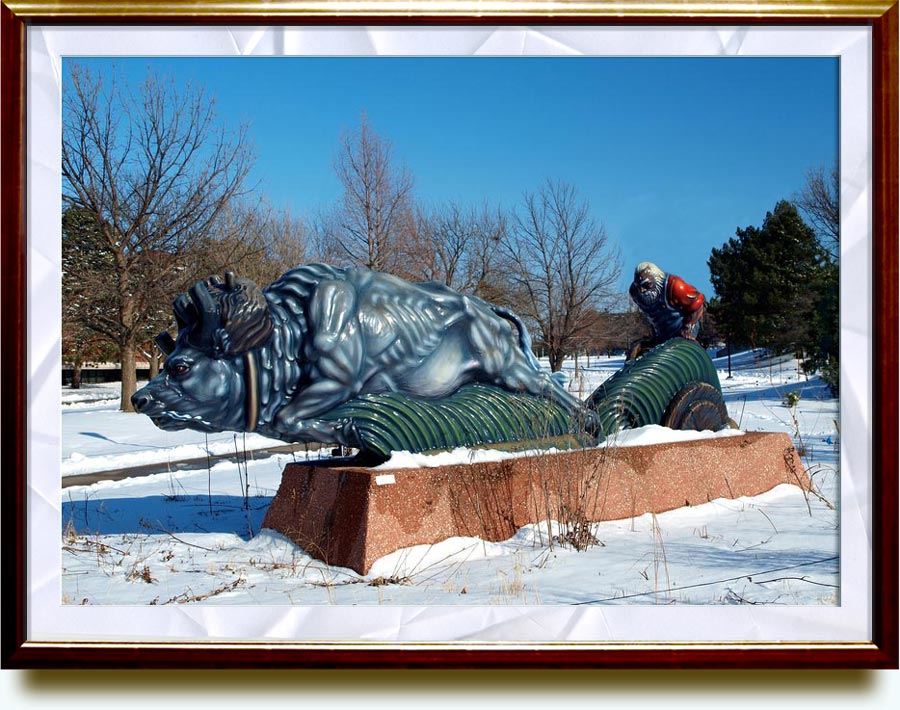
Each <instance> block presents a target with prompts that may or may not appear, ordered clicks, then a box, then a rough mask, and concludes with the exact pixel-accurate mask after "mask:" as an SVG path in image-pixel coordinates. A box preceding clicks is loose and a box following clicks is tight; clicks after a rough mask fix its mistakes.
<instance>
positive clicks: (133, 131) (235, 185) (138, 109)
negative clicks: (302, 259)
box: [62, 64, 253, 411]
mask: <svg viewBox="0 0 900 710" xmlns="http://www.w3.org/2000/svg"><path fill="white" fill-rule="evenodd" d="M214 106H215V102H214V101H213V100H212V99H211V98H210V97H208V96H207V95H206V94H205V92H204V91H203V90H202V89H201V88H198V87H193V86H190V85H188V86H186V87H184V89H183V90H178V89H177V88H176V87H175V86H174V85H173V84H172V83H171V82H167V81H165V80H163V79H160V78H159V77H157V76H156V75H155V74H153V73H148V75H147V78H146V80H145V81H144V82H143V83H141V85H140V86H139V87H137V89H136V90H134V91H132V90H130V89H129V88H128V87H127V86H124V85H123V83H122V81H120V80H117V79H112V80H110V81H107V82H104V81H103V80H101V79H100V78H99V77H98V76H96V75H94V74H93V73H91V72H90V71H89V70H87V69H86V68H84V67H82V66H80V65H77V64H76V65H73V67H72V73H71V82H70V84H69V85H68V87H67V91H66V93H65V95H64V97H63V145H62V173H63V200H64V203H65V204H66V205H67V206H71V207H77V208H79V209H82V210H86V211H87V212H89V213H90V214H91V215H93V218H94V221H95V226H96V229H97V230H98V232H99V233H100V235H101V237H102V241H103V244H104V247H105V248H106V249H107V250H108V251H109V252H110V254H111V257H112V259H111V262H112V263H111V267H110V270H109V273H102V274H92V273H90V271H89V270H87V269H85V270H83V273H79V274H75V275H74V276H75V277H77V278H81V279H92V280H93V281H94V282H95V283H96V285H97V288H103V289H105V290H106V291H107V292H108V293H110V295H111V297H112V298H113V299H114V300H115V302H116V306H117V308H116V311H115V313H114V315H113V317H111V318H108V319H103V322H100V323H97V324H96V325H97V328H96V329H97V330H102V331H104V332H106V333H107V334H108V335H109V336H110V337H112V338H114V339H115V341H116V342H117V343H118V347H119V353H120V357H121V362H122V399H121V407H122V409H123V410H125V411H131V401H130V400H131V395H132V394H133V392H134V391H135V388H136V378H135V370H134V364H135V351H136V347H137V346H138V344H139V343H140V342H141V340H142V336H143V331H144V329H145V326H146V322H147V320H148V318H149V316H150V314H151V313H152V312H153V311H154V310H156V309H158V307H159V304H158V302H157V301H158V299H159V297H160V294H162V293H164V292H166V291H167V288H166V287H167V284H168V282H169V281H170V279H171V278H172V275H173V274H174V273H175V272H176V270H177V268H178V266H179V264H182V263H183V259H182V258H181V256H182V255H183V254H185V253H187V251H188V250H189V249H190V248H191V247H192V246H194V245H195V244H196V243H197V242H198V240H200V238H201V237H202V236H203V235H205V234H206V233H207V232H208V230H209V229H210V228H211V226H212V225H213V224H214V223H215V221H216V220H217V219H218V217H219V216H220V214H221V213H222V210H223V209H224V207H225V206H226V205H227V204H228V203H229V202H230V201H231V200H232V199H234V198H235V197H237V196H239V195H241V194H242V192H243V190H244V185H245V182H246V178H247V174H248V172H249V170H250V166H251V164H252V160H253V156H252V150H251V148H250V146H249V144H248V141H247V134H246V127H244V126H241V127H240V128H239V129H238V130H237V131H236V132H234V133H230V132H229V131H227V130H226V129H225V128H224V127H222V126H219V125H218V124H217V119H216V114H215V110H214Z"/></svg>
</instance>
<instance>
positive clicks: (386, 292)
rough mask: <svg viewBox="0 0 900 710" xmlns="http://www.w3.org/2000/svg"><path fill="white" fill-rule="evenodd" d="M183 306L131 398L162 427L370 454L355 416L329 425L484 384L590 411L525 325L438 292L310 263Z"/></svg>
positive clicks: (202, 287) (237, 281)
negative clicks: (156, 361) (157, 369)
mask: <svg viewBox="0 0 900 710" xmlns="http://www.w3.org/2000/svg"><path fill="white" fill-rule="evenodd" d="M173 309H174V312H175V317H176V320H177V323H178V336H177V339H176V340H173V339H172V338H171V336H169V335H168V334H167V333H163V334H161V335H160V336H158V338H157V343H158V344H159V346H160V348H161V349H162V350H163V352H165V353H166V354H167V355H168V357H167V359H166V362H165V366H164V372H162V373H161V374H160V375H159V376H157V377H156V378H154V379H153V380H152V381H151V382H150V383H149V384H147V386H146V387H144V388H142V389H140V390H139V391H138V392H136V393H135V395H134V396H133V397H132V400H131V401H132V404H133V406H134V408H135V410H136V411H138V412H141V413H143V414H146V415H147V416H149V417H150V418H151V419H152V420H153V422H154V423H155V424H156V425H157V426H158V427H160V428H162V429H184V428H189V429H198V430H201V431H224V430H233V431H248V432H249V431H257V432H259V433H261V434H264V435H265V436H270V437H275V438H279V439H283V440H285V441H292V442H297V441H314V442H322V443H337V444H343V445H345V446H350V447H356V448H364V442H363V441H361V440H360V436H359V433H358V432H357V431H356V429H355V426H354V421H353V420H352V418H347V417H339V418H323V416H324V415H326V414H328V413H330V412H333V411H334V410H335V408H336V407H339V406H340V405H342V404H344V403H346V402H348V401H351V400H355V399H358V398H360V397H365V396H371V395H380V394H384V393H399V394H403V395H408V396H411V397H419V398H428V399H435V398H442V397H446V396H448V395H450V394H452V393H454V392H456V391H457V390H459V389H460V387H462V386H464V385H466V384H468V383H474V382H479V383H486V384H489V385H492V386H497V387H499V388H502V389H504V390H508V391H511V392H521V393H527V394H528V395H532V396H535V397H541V398H549V399H550V400H551V401H553V402H555V403H556V404H557V405H558V406H560V407H562V408H563V409H564V410H565V411H567V412H575V411H577V410H579V409H580V407H581V404H580V402H579V401H578V400H577V399H576V398H575V397H573V396H572V395H570V394H569V393H568V392H567V391H566V390H565V389H564V387H563V386H562V385H561V384H560V383H559V382H557V381H556V380H555V379H554V378H553V377H551V376H550V375H549V373H547V372H546V371H545V370H542V369H541V367H540V366H539V364H538V361H537V359H536V358H535V357H534V355H533V354H532V351H531V343H530V340H529V336H528V332H527V330H526V329H525V327H524V325H523V324H522V322H521V321H520V320H519V318H518V317H517V316H516V315H514V314H513V313H511V312H510V311H508V310H506V309H503V308H499V307H496V306H492V305H490V304H488V303H486V302H485V301H483V300H481V299H479V298H475V297H472V296H464V295H461V294H459V293H457V292H455V291H453V290H451V289H450V288H448V287H446V286H444V285H442V284H438V283H434V282H431V283H415V284H414V283H410V282H408V281H404V280H403V279H400V278H397V277H395V276H391V275H389V274H383V273H378V272H373V271H368V270H366V269H356V268H351V269H340V268H335V267H332V266H327V265H324V264H310V265H306V266H301V267H299V268H296V269H292V270H291V271H288V272H287V273H285V274H284V275H283V276H282V277H281V278H280V279H279V280H277V281H276V282H275V283H273V284H272V285H270V286H268V287H267V288H265V289H260V288H259V287H258V286H257V285H256V284H254V283H253V282H252V281H249V280H246V279H241V278H238V277H236V276H234V275H233V274H231V273H228V272H226V274H225V279H224V281H222V280H220V279H219V278H217V277H210V278H209V279H208V280H206V281H200V282H198V283H197V284H196V285H194V286H193V287H192V288H191V289H190V292H189V295H183V296H180V297H179V298H178V299H176V301H175V303H174V306H173Z"/></svg>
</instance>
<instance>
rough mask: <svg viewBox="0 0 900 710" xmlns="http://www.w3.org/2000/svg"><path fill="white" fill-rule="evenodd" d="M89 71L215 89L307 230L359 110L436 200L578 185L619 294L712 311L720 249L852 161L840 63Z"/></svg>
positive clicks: (309, 62) (414, 64)
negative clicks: (642, 290)
mask: <svg viewBox="0 0 900 710" xmlns="http://www.w3.org/2000/svg"><path fill="white" fill-rule="evenodd" d="M79 61H81V62H83V63H84V64H86V65H88V66H89V67H90V68H91V69H93V70H95V71H99V72H101V73H106V72H109V71H110V70H111V69H112V68H113V67H114V66H115V67H118V70H120V71H122V72H124V74H125V76H126V77H127V78H128V80H129V81H135V82H137V81H140V80H141V79H142V78H143V77H144V76H145V75H146V72H147V69H148V66H152V67H153V68H154V69H155V70H156V71H157V72H161V73H164V74H166V75H169V76H171V77H172V78H173V79H174V80H175V81H176V83H181V82H186V81H189V80H190V81H193V82H197V83H200V84H203V85H204V86H205V87H206V88H207V90H208V91H209V93H210V94H212V95H214V96H215V97H216V100H217V110H218V114H219V118H220V119H221V120H222V121H224V122H226V123H231V124H236V123H237V122H239V121H246V122H248V123H249V124H250V137H251V140H252V142H253V144H254V146H255V149H256V153H257V163H256V168H255V178H257V179H258V180H260V183H261V189H262V190H263V191H264V192H265V193H266V195H267V196H268V197H269V199H270V200H271V201H272V202H273V203H275V204H276V205H279V206H285V207H289V208H290V209H292V210H293V211H294V212H296V213H298V214H301V215H302V214H307V215H308V214H312V213H314V212H315V211H316V210H317V209H318V208H320V207H325V206H327V205H328V204H330V203H331V202H333V201H334V200H336V199H337V198H338V197H339V195H340V187H339V184H338V182H337V179H336V178H335V176H334V171H333V169H332V161H333V158H334V154H335V151H336V149H337V145H338V139H339V136H340V133H341V130H342V129H350V128H353V127H354V126H355V125H357V123H358V121H359V118H360V116H361V114H362V113H363V112H365V113H366V114H367V115H368V119H369V122H370V124H371V126H372V127H373V128H374V129H375V130H376V131H377V132H378V133H380V134H381V135H383V136H384V137H386V138H388V139H390V140H392V141H393V143H394V148H395V156H396V157H397V158H398V159H400V160H402V161H403V162H405V163H406V165H407V166H408V168H409V169H410V171H411V172H412V174H413V176H414V178H415V184H416V195H417V197H418V198H419V199H421V200H424V201H426V202H434V203H440V202H444V201H448V200H456V201H460V202H462V203H473V204H480V203H482V202H484V201H487V202H488V203H491V204H495V203H501V204H503V205H504V206H507V207H514V206H515V205H516V204H517V203H518V202H520V201H521V197H522V194H523V193H524V192H525V191H533V190H535V189H536V188H538V187H539V186H540V184H541V183H542V182H543V181H544V180H545V179H546V178H552V179H561V180H565V181H567V182H569V183H572V184H574V185H575V186H576V187H577V188H578V190H579V193H580V195H581V196H582V197H583V198H585V199H587V200H588V201H589V202H590V204H591V208H592V211H593V213H594V215H595V217H596V218H597V219H598V220H599V221H601V222H602V223H603V225H604V226H605V227H606V229H607V232H608V233H609V235H610V236H611V238H612V239H613V240H614V241H615V242H616V243H617V244H618V245H619V247H620V249H621V252H622V256H623V262H624V268H623V279H622V286H623V292H624V289H625V288H626V287H627V282H628V281H629V280H630V274H631V272H632V270H633V268H634V265H635V264H636V263H637V262H638V261H643V260H649V261H655V262H656V263H658V264H659V265H660V266H661V267H662V268H663V269H665V270H667V271H670V272H673V273H676V274H679V275H680V276H682V277H684V278H685V279H687V280H688V281H690V282H691V283H693V284H694V285H696V286H697V287H699V288H700V289H701V290H705V292H706V293H707V294H708V295H710V296H711V295H712V288H711V286H710V284H709V272H708V268H707V266H706V261H707V259H708V258H709V253H710V250H711V249H712V248H713V247H716V246H720V245H721V244H722V243H724V242H725V241H726V240H727V239H728V238H729V237H731V236H733V235H734V232H735V229H736V228H737V227H745V226H747V225H750V224H753V225H760V224H761V223H762V221H763V219H764V217H765V214H766V212H767V211H768V210H771V209H772V208H773V207H774V206H775V203H776V202H777V201H778V200H779V199H784V198H790V196H791V195H792V194H793V193H794V192H796V191H797V190H799V189H800V187H801V186H802V184H803V179H804V176H805V173H806V170H807V168H809V167H813V166H816V165H824V166H830V165H831V164H832V163H833V162H834V161H835V159H836V156H837V155H838V62H837V59H835V58H830V57H825V58H806V57H803V58H794V57H791V58H750V57H710V58H687V57H673V58H645V57H634V58H604V57H553V58H549V57H548V58H543V57H540V58H539V57H509V58H486V57H455V58H422V57H416V58H390V57H359V58H357V57H346V58H344V57H339V58H312V57H308V58H307V57H265V58H264V57H253V58H250V57H239V58H197V57H193V58H121V57H118V58H115V59H107V58H92V59H80V60H79ZM67 64H68V61H67ZM623 298H627V295H624V293H623Z"/></svg>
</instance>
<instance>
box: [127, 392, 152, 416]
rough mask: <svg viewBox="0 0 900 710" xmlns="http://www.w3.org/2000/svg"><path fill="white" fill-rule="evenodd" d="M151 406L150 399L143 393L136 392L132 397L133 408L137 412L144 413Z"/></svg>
mask: <svg viewBox="0 0 900 710" xmlns="http://www.w3.org/2000/svg"><path fill="white" fill-rule="evenodd" d="M149 404H150V398H149V397H148V396H147V395H145V394H142V393H141V392H135V393H134V394H133V395H131V406H132V407H134V410H135V411H136V412H143V411H144V410H145V409H146V408H147V406H148V405H149Z"/></svg>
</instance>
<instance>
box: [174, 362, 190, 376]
mask: <svg viewBox="0 0 900 710" xmlns="http://www.w3.org/2000/svg"><path fill="white" fill-rule="evenodd" d="M190 369H191V368H190V366H189V365H186V364H185V363H183V362H179V363H176V364H174V365H172V366H171V367H170V368H169V372H170V373H171V374H173V375H175V376H176V377H180V376H181V375H186V374H187V372H188V370H190Z"/></svg>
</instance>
